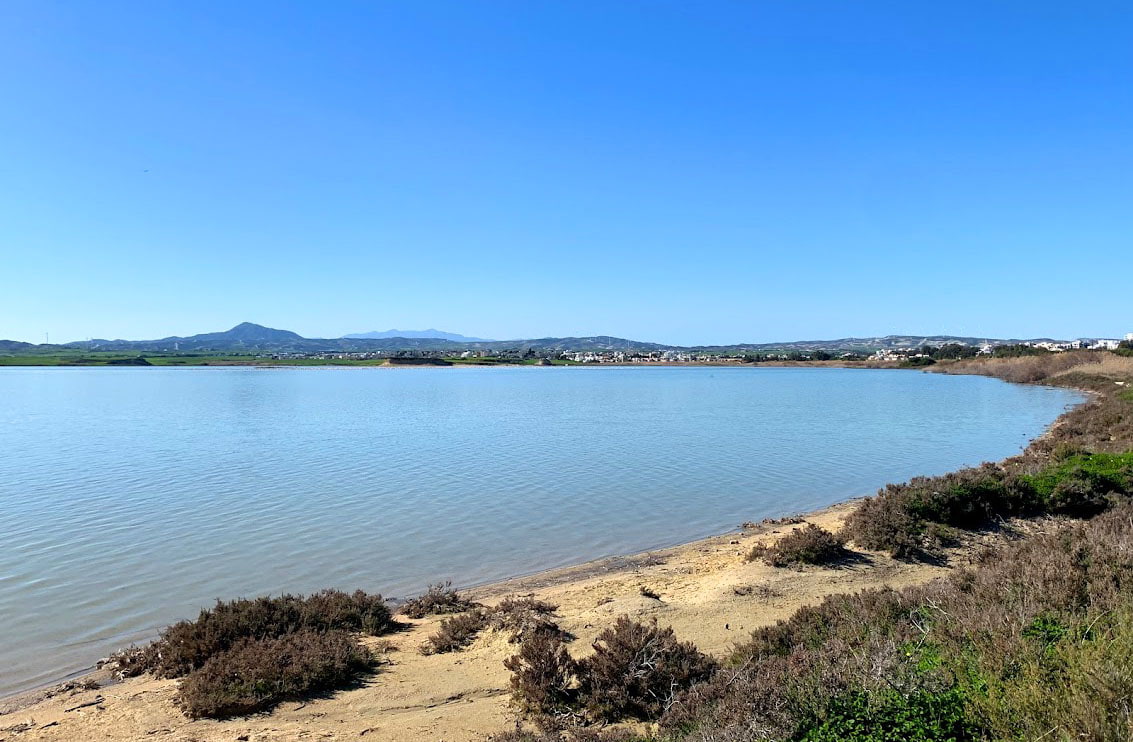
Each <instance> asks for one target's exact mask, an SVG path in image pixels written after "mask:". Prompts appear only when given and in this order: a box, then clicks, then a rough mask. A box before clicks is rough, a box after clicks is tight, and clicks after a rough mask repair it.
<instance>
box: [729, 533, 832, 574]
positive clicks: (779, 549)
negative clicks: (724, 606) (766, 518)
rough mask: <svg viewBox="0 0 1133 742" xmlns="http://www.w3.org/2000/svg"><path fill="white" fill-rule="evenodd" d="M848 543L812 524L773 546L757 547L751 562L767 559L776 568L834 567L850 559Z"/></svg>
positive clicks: (750, 558) (749, 558)
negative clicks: (834, 564)
mask: <svg viewBox="0 0 1133 742" xmlns="http://www.w3.org/2000/svg"><path fill="white" fill-rule="evenodd" d="M846 554H847V551H846V540H845V539H844V538H842V537H841V536H836V535H834V534H833V533H831V532H830V531H827V530H826V529H825V528H820V527H819V526H816V525H815V524H813V523H808V524H806V525H805V526H804V527H802V528H796V529H795V530H793V531H791V532H790V533H788V534H787V535H785V536H783V537H782V538H780V539H779V540H778V541H776V542H775V544H774V545H772V546H763V545H757V546H755V547H753V548H752V550H751V552H750V553H749V554H748V556H747V560H748V561H749V562H750V561H754V560H756V559H763V560H764V561H766V562H767V563H768V564H770V565H771V566H772V567H788V566H792V565H793V566H798V565H803V564H830V563H832V562H837V561H839V560H841V559H844V558H845V557H846Z"/></svg>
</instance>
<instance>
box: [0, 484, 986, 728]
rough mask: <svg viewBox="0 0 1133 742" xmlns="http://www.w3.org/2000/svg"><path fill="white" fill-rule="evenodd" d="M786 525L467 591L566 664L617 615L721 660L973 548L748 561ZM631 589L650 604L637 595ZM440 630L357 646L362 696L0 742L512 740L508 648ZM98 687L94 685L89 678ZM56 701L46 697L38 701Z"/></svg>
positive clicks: (122, 693)
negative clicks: (552, 607) (532, 633)
mask: <svg viewBox="0 0 1133 742" xmlns="http://www.w3.org/2000/svg"><path fill="white" fill-rule="evenodd" d="M855 506H856V504H855V503H853V502H848V503H843V504H840V505H836V506H834V507H832V508H828V509H826V510H823V511H820V512H817V513H813V514H811V515H809V516H807V518H806V520H807V521H809V522H812V523H817V524H819V525H821V526H823V527H825V528H829V529H832V530H836V529H838V528H839V527H840V526H841V524H842V522H843V520H844V519H845V517H846V516H847V515H848V514H849V513H850V512H851V511H852V510H853V508H854V507H855ZM795 527H797V526H795V525H775V524H762V525H759V526H756V527H755V528H751V529H748V530H744V531H742V532H738V533H731V534H725V535H722V536H717V537H713V538H709V539H705V540H702V541H696V542H693V543H689V544H685V545H682V546H678V547H674V548H670V549H665V550H660V551H655V552H649V553H645V554H639V555H635V556H632V557H619V558H613V559H607V560H602V561H599V562H593V563H590V564H584V565H579V566H577V567H570V568H566V569H560V570H554V571H551V572H545V573H541V574H538V575H534V576H531V577H526V578H521V579H516V580H510V581H507V582H503V583H498V584H493V585H489V586H485V587H481V588H477V589H474V590H471V591H468V595H469V596H470V597H472V598H474V599H476V600H480V601H482V602H485V603H489V604H490V603H493V602H495V601H498V600H499V599H501V598H502V597H504V596H507V595H527V594H534V595H535V596H536V597H538V598H540V599H542V600H546V601H549V602H551V603H554V604H556V605H558V606H559V610H558V615H559V623H560V625H561V626H562V627H563V628H564V629H566V630H567V631H569V632H571V633H572V634H574V635H576V636H577V637H578V639H577V640H576V641H575V642H573V643H572V644H571V651H572V653H573V654H574V655H575V656H582V655H584V654H586V653H587V652H588V651H589V648H590V643H591V642H592V641H593V639H594V637H595V636H596V635H597V634H598V632H599V631H601V630H602V628H604V627H605V626H608V625H610V624H611V623H612V622H613V620H614V619H615V618H616V617H617V616H619V615H621V614H628V615H630V616H633V617H635V618H639V619H650V618H656V619H657V620H658V622H659V623H661V624H662V625H670V626H672V627H673V629H674V630H675V631H676V633H677V636H678V637H679V638H681V639H687V640H692V641H694V642H695V643H696V644H697V646H699V647H700V648H701V649H702V650H703V651H706V652H709V653H711V654H715V655H723V654H725V653H727V652H728V650H729V647H730V646H732V645H733V644H734V643H737V642H740V641H743V640H744V639H745V638H746V637H747V635H748V634H749V632H750V631H751V630H752V629H754V628H756V627H759V626H763V625H766V624H771V623H774V622H775V621H777V620H779V619H782V618H785V617H787V616H789V615H790V614H791V613H792V612H793V611H794V610H795V609H797V608H798V607H800V606H802V605H805V604H813V603H816V602H818V601H820V600H821V599H822V598H823V596H826V595H831V594H836V593H845V592H854V591H857V590H861V589H863V588H870V587H878V586H883V585H888V586H892V587H902V586H905V585H910V584H914V583H920V582H925V581H927V580H929V579H932V578H934V577H937V576H940V575H942V574H944V573H945V572H947V571H948V570H949V569H951V568H953V567H955V566H957V565H964V564H967V563H968V562H969V556H970V555H971V554H972V553H973V550H974V549H975V548H977V546H978V545H979V543H977V542H980V541H983V542H986V541H990V540H996V539H999V538H1003V537H1002V536H995V535H983V536H974V537H972V539H971V540H970V541H969V542H968V543H967V544H966V545H965V546H961V547H957V548H956V549H953V550H952V551H950V552H949V554H948V559H947V564H945V565H930V564H906V563H902V562H898V561H895V560H893V559H891V558H889V557H888V556H886V555H884V554H879V553H873V552H863V551H860V550H859V551H855V552H854V558H853V559H850V560H848V561H847V562H846V563H845V564H843V565H840V566H837V567H833V568H826V567H811V568H806V569H804V570H796V569H777V568H773V567H769V566H767V565H765V564H763V563H762V562H754V563H749V562H747V561H745V559H744V555H745V554H747V552H748V551H749V550H750V549H751V547H752V546H753V545H754V544H755V543H757V542H764V543H770V542H772V541H773V540H774V539H776V538H777V537H779V536H781V535H783V534H785V533H787V532H789V531H790V530H791V529H792V528H795ZM642 588H648V589H649V591H651V592H653V593H656V594H657V595H658V596H659V597H658V598H651V597H646V596H645V595H643V594H642ZM439 621H440V619H439V618H427V619H423V620H419V621H411V622H408V623H410V624H411V626H410V627H409V628H408V629H406V630H405V631H402V632H399V633H396V634H393V635H391V636H387V637H383V638H381V639H367V640H366V641H367V642H368V643H369V644H370V645H371V646H374V647H378V648H380V649H381V651H382V656H383V657H384V658H385V664H383V666H382V668H381V670H380V671H379V672H378V674H376V675H375V676H373V677H372V678H371V679H369V680H368V681H366V682H365V683H364V684H363V685H362V686H361V687H358V688H355V689H351V690H346V691H341V692H338V693H335V694H333V695H331V696H330V697H327V698H323V699H318V700H312V701H308V702H306V703H298V702H289V703H285V704H283V705H282V706H280V707H278V708H277V709H276V710H275V711H273V712H272V713H269V714H263V715H257V716H252V717H246V718H238V719H233V720H228V721H212V720H197V721H193V720H190V719H187V718H185V717H184V716H183V715H182V714H181V713H180V712H179V711H178V710H177V708H176V706H175V705H174V695H175V692H176V689H177V682H178V681H176V680H154V679H152V678H148V677H140V678H132V679H129V680H126V681H124V682H119V683H113V684H106V685H104V686H103V687H101V688H98V689H92V690H81V689H74V688H72V689H63V690H61V691H60V690H59V689H58V688H56V689H55V690H54V691H51V690H48V691H39V692H38V693H35V694H30V695H25V696H23V697H21V698H13V699H8V700H7V701H5V702H3V703H0V742H14V741H16V740H18V741H19V742H30V741H31V740H59V741H64V740H66V741H67V742H73V741H74V740H84V741H85V740H163V741H167V740H176V741H178V742H191V741H196V742H213V741H217V742H219V741H221V740H224V741H225V742H232V741H234V740H247V741H248V742H267V741H268V740H358V739H365V740H382V741H385V740H391V741H397V742H400V741H405V742H410V741H412V742H420V741H435V742H440V741H444V742H471V741H473V740H485V739H488V738H489V736H490V735H491V734H493V733H498V732H501V731H504V730H507V729H510V728H513V727H514V726H515V724H516V720H517V719H518V716H517V714H516V713H515V712H514V710H513V709H512V708H511V707H510V706H509V702H508V701H509V697H508V690H507V687H508V677H509V673H508V671H507V670H506V669H505V668H504V666H503V660H504V659H505V658H506V657H508V656H510V655H512V654H514V653H515V651H516V645H514V644H510V643H509V642H508V638H507V636H505V635H502V634H498V633H493V632H488V633H486V634H483V635H481V636H480V638H478V639H477V640H476V641H475V642H474V643H473V644H472V645H471V646H470V647H469V648H467V649H466V650H464V651H461V652H457V653H452V654H441V655H433V656H423V655H421V654H420V653H419V652H418V651H417V648H418V647H419V646H420V645H421V644H422V643H423V641H424V640H425V638H426V637H427V636H428V635H429V634H430V633H432V632H433V631H434V630H435V628H436V625H437V624H438V623H439ZM91 677H93V678H95V679H100V680H102V679H105V678H104V677H103V678H100V677H99V675H98V673H95V674H94V675H93V676H91ZM50 692H55V693H57V695H54V696H53V697H49V698H48V697H45V695H46V694H47V693H50Z"/></svg>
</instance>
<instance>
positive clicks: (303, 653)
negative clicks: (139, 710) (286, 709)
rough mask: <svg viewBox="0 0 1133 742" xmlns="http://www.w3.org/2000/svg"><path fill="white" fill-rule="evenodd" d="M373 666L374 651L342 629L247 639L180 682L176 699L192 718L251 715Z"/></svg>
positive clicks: (343, 681) (344, 680)
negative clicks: (369, 650) (371, 652)
mask: <svg viewBox="0 0 1133 742" xmlns="http://www.w3.org/2000/svg"><path fill="white" fill-rule="evenodd" d="M372 667H373V659H372V657H371V656H370V653H369V652H367V651H366V650H365V649H364V648H363V647H362V646H361V645H359V643H358V641H357V640H356V639H354V638H353V637H351V636H349V635H348V634H346V633H344V632H340V631H330V632H326V633H316V632H311V631H302V632H299V633H294V634H287V635H285V636H282V637H279V638H276V639H261V640H249V639H245V640H243V641H241V642H240V643H238V644H236V645H235V646H233V647H232V648H231V649H229V650H227V651H225V652H221V653H219V654H217V655H214V656H213V657H211V658H210V659H209V660H208V661H207V662H205V663H204V665H203V666H201V667H200V668H198V669H197V670H194V671H193V672H191V673H190V674H189V675H188V676H187V677H186V678H185V679H184V680H183V681H182V682H181V687H180V689H179V690H178V694H177V702H178V704H179V705H180V706H181V708H182V710H183V711H184V712H185V714H186V715H188V716H190V717H193V718H199V717H213V718H225V717H230V716H238V715H243V714H250V713H253V712H256V711H264V710H267V709H270V708H272V707H274V706H275V705H276V704H278V703H280V702H281V701H284V700H288V699H293V698H303V697H307V696H310V695H311V694H313V693H318V692H322V691H328V690H333V689H336V688H341V687H343V686H346V685H348V684H350V683H352V682H355V681H356V680H357V679H358V678H359V677H361V676H362V675H364V674H365V673H367V672H369V671H370V670H371V669H372Z"/></svg>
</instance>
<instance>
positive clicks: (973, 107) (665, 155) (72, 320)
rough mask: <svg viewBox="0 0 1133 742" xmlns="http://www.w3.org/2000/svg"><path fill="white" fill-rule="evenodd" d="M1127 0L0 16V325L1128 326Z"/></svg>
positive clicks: (155, 329)
mask: <svg viewBox="0 0 1133 742" xmlns="http://www.w3.org/2000/svg"><path fill="white" fill-rule="evenodd" d="M1131 38H1133V5H1130V4H1129V3H1125V2H1110V3H1092V2H1078V3H1067V2H1058V3H1054V2H1036V1H1031V2H986V1H982V2H948V3H909V2H907V1H894V2H854V3H848V2H844V1H842V0H836V1H831V2H806V1H801V0H791V1H790V2H788V1H786V0H780V1H776V2H771V1H757V0H750V1H748V2H691V1H686V2H661V1H659V0H641V1H638V2H633V1H628V0H627V1H625V2H609V1H603V2H579V1H572V2H565V1H564V2H538V1H536V0H517V1H516V2H495V1H492V0H484V1H483V2H463V1H462V2H451V3H450V2H429V1H427V0H425V1H421V2H398V3H394V2H376V1H370V2H358V3H350V2H339V1H336V2H313V1H312V2H279V1H273V2H243V1H242V2H238V3H233V2H215V3H210V2H200V1H194V2H177V3H174V2H164V1H161V0H146V1H144V2H143V1H139V2H130V3H123V2H112V1H108V0H100V1H99V2H53V1H51V0H6V2H4V3H2V4H0V101H3V103H2V105H0V338H14V339H22V340H31V341H42V339H43V337H44V333H45V332H50V333H51V339H52V340H53V341H66V340H75V339H82V338H86V337H90V336H94V337H124V338H133V339H137V338H149V337H160V336H164V335H170V334H179V335H181V334H192V333H196V332H205V331H213V330H217V329H224V328H226V327H229V326H231V325H234V324H236V323H237V322H240V321H244V320H248V321H253V322H259V323H262V324H267V325H270V326H274V327H282V328H286V329H291V330H295V331H296V332H299V333H301V334H303V335H307V336H336V335H340V334H344V333H347V332H360V331H366V330H371V329H387V328H390V327H398V328H402V329H416V328H423V327H440V328H442V329H447V330H451V331H455V332H462V333H465V334H469V335H477V336H481V337H497V338H508V337H533V336H546V335H590V334H612V335H620V336H625V337H632V338H636V339H642V340H652V341H659V342H671V343H724V342H741V341H751V342H758V341H774V340H786V339H798V338H830V337H841V336H846V335H874V334H886V333H938V332H939V333H953V334H965V335H968V334H970V335H980V336H993V337H1004V336H1037V335H1053V336H1067V337H1071V336H1118V335H1120V334H1123V333H1125V332H1131V331H1133V291H1131V290H1130V288H1129V286H1130V283H1129V276H1130V269H1131V268H1133V249H1131V236H1133V44H1131V43H1130V39H1131Z"/></svg>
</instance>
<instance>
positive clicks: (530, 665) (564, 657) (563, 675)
mask: <svg viewBox="0 0 1133 742" xmlns="http://www.w3.org/2000/svg"><path fill="white" fill-rule="evenodd" d="M504 666H505V667H507V669H509V670H511V672H512V676H511V681H510V685H511V697H512V700H513V702H515V703H516V705H518V706H519V707H521V708H523V709H524V710H526V711H529V712H532V713H536V714H543V715H556V714H562V713H565V712H567V711H569V709H570V707H571V705H572V704H573V701H574V692H573V691H572V689H571V679H572V677H573V676H574V672H575V663H574V660H572V659H571V657H570V654H568V653H567V650H566V647H565V646H564V645H563V642H562V640H561V639H560V638H559V637H557V636H555V635H553V634H549V633H537V634H534V635H533V636H531V637H529V638H528V639H527V640H526V641H524V642H523V644H522V646H520V648H519V654H517V655H514V656H512V657H509V658H508V659H506V660H504Z"/></svg>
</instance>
